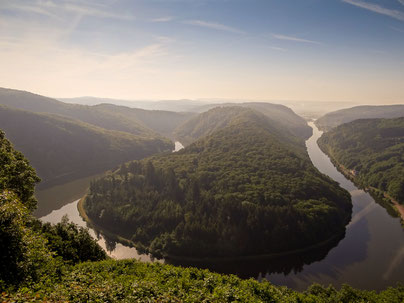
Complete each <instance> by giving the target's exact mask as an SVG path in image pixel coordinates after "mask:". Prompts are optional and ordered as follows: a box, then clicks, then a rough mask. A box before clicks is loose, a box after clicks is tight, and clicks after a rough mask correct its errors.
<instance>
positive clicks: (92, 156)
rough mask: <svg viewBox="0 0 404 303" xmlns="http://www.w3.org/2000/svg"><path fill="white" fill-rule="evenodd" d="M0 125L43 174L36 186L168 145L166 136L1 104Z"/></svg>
mask: <svg viewBox="0 0 404 303" xmlns="http://www.w3.org/2000/svg"><path fill="white" fill-rule="evenodd" d="M22 124H23V127H22V126H21V125H22ZM0 129H1V130H3V131H4V132H5V133H6V136H7V138H8V139H9V140H10V141H11V142H12V143H13V144H14V145H15V146H16V148H17V149H19V150H21V151H22V152H23V153H24V154H25V155H26V156H27V158H28V159H29V160H30V162H31V164H32V166H33V167H34V168H35V169H36V170H37V172H38V175H39V176H40V177H41V178H42V182H41V186H50V185H52V184H55V183H59V182H63V181H66V180H72V179H74V178H79V177H83V176H89V175H92V174H95V173H101V172H104V171H105V170H108V169H111V168H114V167H115V166H117V165H118V164H121V163H123V162H125V161H128V160H133V159H141V158H143V157H145V156H149V155H152V154H155V153H159V152H162V151H167V150H172V143H171V142H170V141H168V140H162V139H160V138H146V137H141V136H136V135H133V134H131V133H126V132H120V131H113V130H107V129H103V128H100V127H97V126H94V125H91V124H88V123H84V122H80V121H78V120H74V119H71V118H67V117H63V116H60V115H52V114H44V113H34V112H29V111H23V110H18V109H12V108H8V107H6V106H2V105H0Z"/></svg>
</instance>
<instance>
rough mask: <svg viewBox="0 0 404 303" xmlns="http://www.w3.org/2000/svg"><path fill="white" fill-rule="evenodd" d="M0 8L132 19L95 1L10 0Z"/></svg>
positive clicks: (50, 13) (38, 12)
mask: <svg viewBox="0 0 404 303" xmlns="http://www.w3.org/2000/svg"><path fill="white" fill-rule="evenodd" d="M0 10H11V11H19V12H22V13H35V14H39V15H44V16H48V17H55V18H59V19H60V18H62V17H65V14H66V13H72V14H79V15H82V16H93V17H99V18H113V19H126V20H128V19H133V16H131V15H127V14H118V13H112V12H111V11H110V8H109V7H107V6H102V5H100V4H99V3H96V2H94V3H93V2H91V3H89V2H87V3H86V2H80V4H77V2H71V1H58V2H55V1H32V2H26V1H10V2H8V3H2V4H1V5H0Z"/></svg>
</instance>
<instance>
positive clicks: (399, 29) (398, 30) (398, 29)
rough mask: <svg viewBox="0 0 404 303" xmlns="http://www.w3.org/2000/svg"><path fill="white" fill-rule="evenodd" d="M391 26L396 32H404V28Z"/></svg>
mask: <svg viewBox="0 0 404 303" xmlns="http://www.w3.org/2000/svg"><path fill="white" fill-rule="evenodd" d="M390 28H391V29H392V30H395V31H396V32H399V33H404V29H403V28H398V27H395V26H390Z"/></svg>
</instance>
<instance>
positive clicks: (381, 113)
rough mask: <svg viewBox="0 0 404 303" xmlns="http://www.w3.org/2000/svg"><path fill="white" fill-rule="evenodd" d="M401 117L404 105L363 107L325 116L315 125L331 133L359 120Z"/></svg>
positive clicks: (342, 110) (403, 114)
mask: <svg viewBox="0 0 404 303" xmlns="http://www.w3.org/2000/svg"><path fill="white" fill-rule="evenodd" d="M399 117H404V104H396V105H361V106H355V107H352V108H346V109H341V110H337V111H334V112H331V113H328V114H325V115H324V116H322V117H320V118H319V119H317V120H316V121H315V124H316V125H317V127H318V128H319V129H320V130H323V131H329V130H331V129H332V128H334V127H337V126H338V125H341V124H344V123H348V122H351V121H354V120H357V119H374V118H385V119H391V118H399Z"/></svg>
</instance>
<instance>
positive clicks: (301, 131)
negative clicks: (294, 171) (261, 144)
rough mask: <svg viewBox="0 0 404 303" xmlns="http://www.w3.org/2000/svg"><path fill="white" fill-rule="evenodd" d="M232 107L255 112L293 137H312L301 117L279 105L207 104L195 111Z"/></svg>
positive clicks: (257, 103)
mask: <svg viewBox="0 0 404 303" xmlns="http://www.w3.org/2000/svg"><path fill="white" fill-rule="evenodd" d="M234 106H238V107H247V108H250V109H253V110H256V111H257V112H260V113H262V114H264V115H265V116H267V117H268V118H270V119H271V120H272V121H274V122H276V123H277V124H278V126H279V127H280V128H285V129H287V130H288V131H289V132H291V133H292V134H293V135H295V136H298V137H301V138H304V139H308V138H310V136H311V135H312V129H311V127H309V126H308V125H307V122H306V121H305V120H304V119H303V118H302V117H300V116H298V115H296V114H295V113H294V112H293V110H291V109H290V108H289V107H286V106H284V105H281V104H273V103H267V102H245V103H224V104H209V105H204V106H201V107H199V108H198V109H196V111H198V112H199V113H203V112H206V111H208V110H210V109H213V108H215V107H234ZM180 127H181V126H180ZM180 127H179V128H180Z"/></svg>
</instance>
